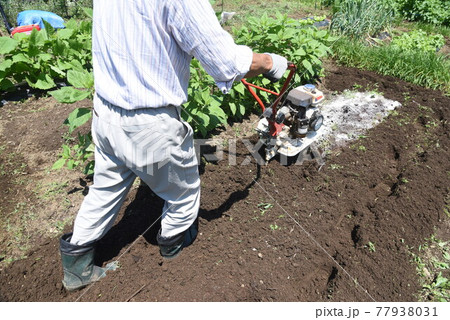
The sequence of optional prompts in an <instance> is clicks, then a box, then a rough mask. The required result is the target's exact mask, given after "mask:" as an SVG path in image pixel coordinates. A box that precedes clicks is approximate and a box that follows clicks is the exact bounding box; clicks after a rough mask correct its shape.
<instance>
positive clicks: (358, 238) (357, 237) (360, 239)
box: [351, 224, 364, 248]
mask: <svg viewBox="0 0 450 320" xmlns="http://www.w3.org/2000/svg"><path fill="white" fill-rule="evenodd" d="M351 237H352V240H353V243H354V245H355V248H358V247H361V246H362V244H364V232H363V230H362V229H361V226H360V225H359V224H357V225H355V226H354V227H353V230H352V233H351Z"/></svg>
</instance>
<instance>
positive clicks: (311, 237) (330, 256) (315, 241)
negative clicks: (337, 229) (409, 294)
mask: <svg viewBox="0 0 450 320" xmlns="http://www.w3.org/2000/svg"><path fill="white" fill-rule="evenodd" d="M253 181H254V182H255V183H256V184H257V185H258V187H260V188H261V190H263V191H264V192H265V193H266V194H267V195H268V196H269V197H271V198H272V200H273V201H274V202H275V203H276V204H277V205H278V206H279V207H280V208H281V210H283V211H284V212H285V213H286V214H287V215H288V216H289V217H290V218H291V219H292V220H293V221H294V222H295V224H297V225H298V226H299V227H300V229H302V231H303V232H304V233H306V235H307V236H308V238H310V239H311V240H312V241H313V242H314V243H315V244H316V245H317V246H318V247H319V248H320V249H322V251H323V252H325V254H326V255H327V256H328V257H329V258H330V259H331V260H333V262H334V263H335V264H336V265H337V266H338V267H339V268H341V269H342V271H344V273H345V274H346V275H348V276H349V278H350V279H352V280H353V281H354V282H355V283H356V285H357V286H358V287H360V288H361V289H362V290H363V291H364V292H365V293H366V294H367V295H368V296H369V298H370V299H372V301H373V302H376V300H375V299H374V298H373V297H372V296H371V295H370V294H369V292H368V291H367V290H366V289H365V288H364V287H363V286H361V285H360V284H359V282H358V281H356V278H354V277H352V276H351V275H350V274H349V273H348V272H347V270H345V269H344V267H342V266H341V265H340V264H339V262H337V261H336V259H334V258H333V256H332V255H331V254H330V253H328V251H327V250H326V249H325V248H324V247H323V246H322V245H321V244H320V243H319V242H318V241H317V240H316V239H315V238H314V237H313V236H312V235H311V234H310V233H309V232H308V231H306V229H305V228H304V227H303V226H302V225H301V224H300V223H299V222H298V221H297V220H295V218H294V217H293V216H292V215H291V214H289V212H287V211H286V210H285V209H284V208H283V207H282V206H281V205H280V204H279V203H278V201H277V200H276V199H275V198H274V197H273V196H272V195H271V194H270V193H269V192H267V191H266V190H265V189H264V188H263V187H262V186H261V184H260V183H259V182H258V181H256V180H255V179H253Z"/></svg>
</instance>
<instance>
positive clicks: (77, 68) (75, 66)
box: [68, 60, 85, 72]
mask: <svg viewBox="0 0 450 320" xmlns="http://www.w3.org/2000/svg"><path fill="white" fill-rule="evenodd" d="M68 65H69V68H71V69H73V70H75V71H81V72H85V69H84V67H83V65H82V64H81V62H80V61H78V60H72V61H70V62H69V63H68Z"/></svg>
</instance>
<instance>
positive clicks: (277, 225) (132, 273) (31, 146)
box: [0, 65, 450, 301]
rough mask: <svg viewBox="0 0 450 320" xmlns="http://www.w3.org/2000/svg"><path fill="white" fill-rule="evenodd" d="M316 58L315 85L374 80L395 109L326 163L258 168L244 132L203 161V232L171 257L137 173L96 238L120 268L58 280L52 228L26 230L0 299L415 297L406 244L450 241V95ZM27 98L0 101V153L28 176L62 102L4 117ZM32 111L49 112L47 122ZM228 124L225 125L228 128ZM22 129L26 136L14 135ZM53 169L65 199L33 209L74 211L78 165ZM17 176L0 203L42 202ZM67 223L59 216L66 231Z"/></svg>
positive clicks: (51, 155)
mask: <svg viewBox="0 0 450 320" xmlns="http://www.w3.org/2000/svg"><path fill="white" fill-rule="evenodd" d="M326 71H327V76H326V77H325V79H324V82H323V83H322V85H321V88H322V89H324V90H326V92H327V94H331V93H332V92H341V91H343V90H345V89H357V90H359V91H370V90H376V91H377V92H380V93H382V94H383V95H384V96H385V97H386V98H388V99H391V100H395V101H399V102H400V103H401V104H402V108H400V109H398V110H396V111H395V112H394V113H392V114H391V115H390V116H389V117H388V118H386V119H385V120H384V121H382V122H381V124H379V125H378V126H377V127H375V128H373V129H371V130H370V131H369V132H367V133H366V134H365V135H364V137H362V138H360V139H358V140H354V141H352V142H350V143H349V144H347V145H345V146H343V147H340V148H339V149H334V150H333V151H332V152H331V153H330V154H328V155H327V157H326V159H325V164H324V165H323V166H322V165H320V164H319V163H318V162H317V161H315V160H312V161H307V162H304V163H303V164H302V165H291V166H282V165H280V163H279V161H277V159H274V160H272V161H271V162H270V163H269V164H268V165H266V166H260V167H259V166H257V164H256V163H255V160H254V158H253V157H252V156H251V153H250V151H249V150H248V148H247V147H246V146H245V145H244V144H242V142H241V141H242V140H240V139H238V140H237V141H238V143H237V149H236V163H237V164H238V165H230V163H229V161H228V150H230V149H229V145H228V146H225V148H224V157H223V160H221V161H218V162H216V163H207V162H205V161H202V164H201V166H200V171H201V179H202V201H201V209H200V214H199V215H200V219H199V223H200V226H199V229H200V234H199V235H198V238H197V240H196V241H195V243H194V244H193V245H192V246H190V247H188V248H186V249H185V250H184V251H183V252H182V254H181V255H180V256H179V257H178V258H176V259H174V260H172V261H166V260H163V259H162V258H161V257H160V255H159V252H158V246H157V245H156V241H155V235H156V232H157V230H158V228H159V226H158V223H156V224H155V225H154V226H153V227H152V228H150V230H149V231H148V232H146V233H145V234H144V235H143V236H141V235H142V233H143V232H145V231H146V230H147V229H148V227H149V226H151V225H152V224H153V222H154V221H155V219H157V218H158V217H159V215H160V212H161V209H162V205H163V203H162V201H161V200H160V199H159V198H157V197H156V196H154V195H153V194H152V192H151V191H150V190H149V189H148V188H147V187H146V186H143V185H138V184H136V185H135V187H134V188H133V189H132V191H131V192H130V194H129V196H128V198H127V200H126V202H125V204H124V206H123V208H122V210H121V214H120V217H119V219H118V221H117V224H116V225H115V226H114V227H113V228H112V229H111V231H110V232H109V233H108V234H107V235H106V236H105V237H104V238H103V239H102V240H101V241H100V243H99V245H98V253H99V254H98V257H97V258H98V259H97V260H98V261H97V262H98V263H100V264H106V263H108V262H109V261H112V260H119V262H120V265H121V267H120V268H119V269H118V270H117V271H114V272H109V273H108V276H107V277H106V278H104V279H102V280H101V281H100V282H98V283H95V284H94V285H92V286H90V287H87V288H86V289H84V290H81V291H78V292H74V293H67V292H65V290H64V289H63V288H62V284H61V279H62V268H61V265H60V257H59V253H58V246H59V242H58V236H57V235H56V234H55V235H54V236H53V237H50V236H48V237H42V238H39V237H36V235H34V237H33V238H32V239H33V243H34V245H33V246H32V248H30V251H28V252H27V254H26V255H27V258H24V259H21V260H17V261H15V262H12V263H11V264H8V265H6V263H5V261H3V262H2V264H3V267H2V269H1V270H0V300H1V301H374V300H375V301H417V300H418V299H419V296H418V294H419V292H420V289H421V284H420V281H419V277H418V275H417V272H416V265H415V264H414V263H413V262H412V257H413V256H412V254H417V253H418V248H419V246H420V245H421V244H422V243H423V242H424V241H425V239H426V238H428V237H430V236H431V235H433V234H435V233H436V234H438V235H439V236H442V237H444V238H445V237H447V239H444V240H450V239H449V238H448V237H449V229H448V228H449V226H448V220H449V218H448V217H447V216H446V214H445V212H444V208H445V206H446V204H447V205H448V198H449V189H448V188H449V172H450V165H449V162H448V159H449V158H450V154H449V153H450V152H449V129H448V118H449V110H448V106H449V105H450V98H448V97H444V96H442V94H441V93H440V92H438V91H433V90H427V89H423V88H421V87H418V86H415V85H412V84H409V83H406V82H403V81H401V80H398V79H395V78H392V77H384V76H379V75H377V74H375V73H373V72H368V71H361V70H357V69H353V68H345V67H338V66H334V65H328V66H327V68H326ZM31 103H39V100H38V102H36V101H34V102H32V101H26V102H24V103H19V104H12V103H9V104H6V105H4V106H3V107H1V108H0V116H1V122H0V123H1V125H0V128H1V129H2V132H1V135H2V141H5V142H6V143H7V144H6V147H5V148H4V151H3V152H2V153H0V158H1V159H2V163H7V162H6V159H8V158H7V154H10V153H11V152H16V153H17V155H18V156H17V157H15V159H14V161H15V160H17V162H14V161H12V162H8V163H10V166H11V168H12V167H13V166H14V164H17V163H25V164H26V168H28V169H27V171H26V175H27V181H24V184H25V185H26V186H28V185H29V184H36V183H38V181H37V179H38V177H39V176H38V175H37V173H36V172H37V171H39V170H40V171H41V172H44V171H45V169H44V168H48V167H50V166H51V164H52V163H53V162H54V161H55V160H56V154H57V153H58V152H59V148H60V145H61V143H60V142H61V141H55V142H52V140H51V139H50V138H47V139H48V140H49V143H48V144H46V143H45V140H47V139H44V140H43V139H42V138H39V137H40V136H44V135H45V134H48V133H53V134H54V135H56V136H58V137H60V136H61V135H62V133H63V132H64V129H61V128H60V125H61V120H62V119H63V118H64V116H65V115H67V110H65V109H63V108H59V109H58V108H56V107H48V108H49V109H45V110H43V111H42V110H41V111H39V107H36V108H35V109H36V112H33V113H29V114H28V115H27V117H26V118H25V119H24V118H23V117H22V118H19V117H16V116H11V117H8V114H11V112H14V113H13V114H21V113H23V112H26V110H28V109H29V105H30V104H31ZM45 103H46V104H48V103H50V102H48V101H46V102H45ZM42 107H44V106H42ZM42 112H51V114H52V116H53V119H56V120H57V121H51V120H52V119H48V118H47V117H43V116H42ZM24 123H29V124H30V125H26V126H25V125H23V124H24ZM238 126H239V124H235V125H234V128H235V129H230V130H232V131H230V132H232V133H233V132H234V133H235V134H236V133H237V132H238V130H236V128H238ZM38 128H42V131H39V130H38ZM239 133H240V134H239V136H238V138H243V137H246V138H249V139H250V141H251V142H252V143H256V141H257V138H256V136H254V135H253V134H252V133H250V132H243V131H239ZM28 134H33V135H34V137H36V139H27V143H20V141H22V139H24V138H25V137H27V136H28ZM54 135H51V137H53V138H54V137H55V136H54ZM8 141H10V142H11V143H9V144H8ZM44 146H45V147H44ZM30 155H33V156H30ZM20 157H22V158H20ZM32 159H35V161H37V160H36V159H41V160H39V162H36V163H33V162H32V161H33V160H32ZM243 163H245V164H246V165H241V164H243ZM36 168H40V169H39V170H37V169H36ZM61 174H67V175H68V176H67V178H66V180H65V181H67V184H66V185H65V186H64V187H62V190H63V193H64V196H65V197H68V198H69V200H70V202H71V204H70V206H67V207H56V208H54V209H53V210H54V212H41V211H39V210H38V209H36V214H37V215H38V218H39V219H42V221H46V219H48V216H49V215H50V214H54V215H56V216H59V217H60V218H68V219H70V218H71V219H73V217H74V215H75V214H76V210H77V208H78V207H79V205H80V203H81V200H82V198H83V195H82V193H83V191H85V189H86V188H85V183H86V180H85V179H79V178H80V177H78V176H77V174H78V173H77V172H74V171H73V172H69V173H68V171H54V172H51V173H49V175H50V176H47V179H51V178H52V177H53V178H54V180H55V181H59V179H60V175H61ZM13 178H16V176H14V177H13V176H12V174H11V173H9V174H4V175H1V176H0V179H1V180H0V182H1V187H2V188H3V190H9V193H8V202H6V201H5V200H3V203H4V204H6V203H8V205H2V210H4V211H5V212H6V211H8V212H10V211H12V210H14V205H15V199H16V197H19V195H20V197H24V198H27V201H25V200H23V199H22V200H21V201H25V203H26V206H27V207H28V208H31V207H32V206H33V205H34V206H35V207H36V206H39V205H40V204H41V203H42V202H40V201H42V199H39V194H36V193H34V194H33V193H31V192H30V194H29V196H27V192H28V191H27V190H28V188H26V187H24V186H23V185H22V186H21V185H17V184H16V183H13V181H12V179H13ZM88 183H89V181H88ZM5 199H6V198H5ZM446 201H447V203H446ZM16 203H17V201H16ZM70 230H71V225H70V223H69V224H67V225H66V226H65V231H66V232H67V231H70ZM61 233H62V231H61V232H60V233H59V234H58V235H60V234H61ZM5 241H6V240H5ZM4 243H6V242H4ZM446 276H449V275H446Z"/></svg>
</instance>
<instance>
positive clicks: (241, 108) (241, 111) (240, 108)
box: [239, 103, 245, 116]
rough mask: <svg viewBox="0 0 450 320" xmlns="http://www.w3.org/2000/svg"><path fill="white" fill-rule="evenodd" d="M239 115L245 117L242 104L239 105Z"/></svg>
mask: <svg viewBox="0 0 450 320" xmlns="http://www.w3.org/2000/svg"><path fill="white" fill-rule="evenodd" d="M239 114H240V115H241V116H243V115H245V106H244V105H243V104H242V103H239Z"/></svg>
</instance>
